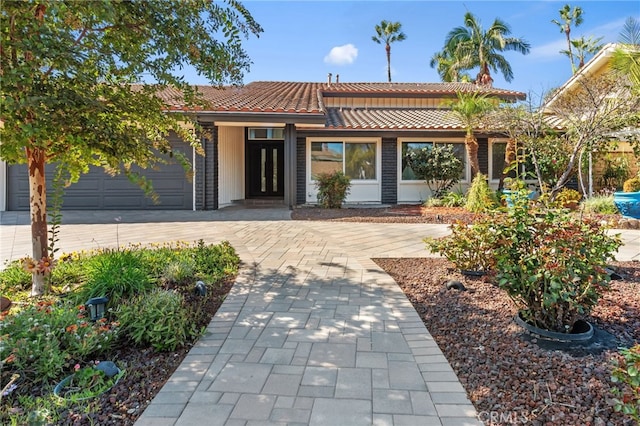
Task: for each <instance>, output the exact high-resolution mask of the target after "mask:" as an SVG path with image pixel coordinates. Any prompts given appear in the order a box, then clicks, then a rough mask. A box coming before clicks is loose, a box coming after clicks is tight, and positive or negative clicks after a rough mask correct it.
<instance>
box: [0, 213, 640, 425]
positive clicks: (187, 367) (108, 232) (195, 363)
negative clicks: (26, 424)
mask: <svg viewBox="0 0 640 426" xmlns="http://www.w3.org/2000/svg"><path fill="white" fill-rule="evenodd" d="M116 218H118V220H117V221H116ZM288 218H289V212H288V211H287V210H283V209H224V210H220V211H215V212H65V219H64V220H65V223H64V224H63V226H62V227H61V233H60V244H59V247H60V248H61V250H62V251H63V252H69V251H73V250H80V249H88V248H94V247H115V246H118V245H119V246H124V245H126V244H128V243H143V244H144V243H152V242H166V241H176V240H182V241H189V242H191V241H195V240H198V239H203V240H204V241H206V242H208V243H217V242H220V241H223V240H227V241H229V242H230V243H231V244H232V245H233V246H234V247H235V248H236V250H237V251H238V254H239V255H240V258H241V259H242V267H241V271H240V273H239V276H238V278H237V281H236V284H235V285H234V287H233V289H232V290H231V292H230V293H229V295H228V297H227V298H226V300H225V301H224V303H223V305H222V306H221V308H220V309H219V311H218V313H217V314H216V316H215V317H214V318H213V320H212V322H211V323H210V325H209V327H208V328H207V331H206V334H205V335H204V336H203V337H202V338H201V339H200V340H199V341H198V342H197V344H196V345H195V346H194V347H193V348H192V349H191V351H190V352H189V354H188V355H187V357H186V358H185V359H184V361H183V362H182V364H181V365H180V367H179V368H178V369H177V371H176V372H175V373H174V374H173V376H172V377H171V379H170V380H169V381H168V382H167V383H166V385H165V386H164V387H163V388H162V390H161V391H160V393H159V394H158V395H157V396H156V398H155V399H154V400H153V401H152V403H151V404H150V405H149V406H148V407H147V409H146V410H145V411H144V413H143V415H142V416H141V417H140V419H139V420H138V422H137V423H136V425H139V426H146V425H154V426H155V425H254V424H255V425H258V424H260V425H266V424H270V425H302V424H311V425H332V426H333V425H349V426H351V425H371V424H375V425H479V424H481V423H480V422H479V421H478V420H477V413H476V411H475V409H474V407H473V405H472V404H471V403H470V402H469V400H468V399H467V396H466V392H465V390H464V389H463V387H462V386H461V384H460V382H459V381H458V379H457V377H456V375H455V373H454V372H453V370H452V368H451V367H450V365H449V363H448V362H447V360H446V358H445V357H444V356H443V355H442V352H441V351H440V349H439V348H438V346H437V344H436V343H435V341H434V340H433V338H432V337H431V335H430V334H429V332H428V330H427V329H426V328H425V327H424V325H423V323H422V321H421V319H420V317H419V316H418V315H417V313H416V312H415V310H414V309H413V307H412V306H411V304H410V303H409V301H408V300H407V298H406V297H405V296H404V294H403V293H402V291H401V290H400V288H399V287H398V286H397V285H396V283H395V282H394V281H393V279H391V278H390V277H389V276H388V275H387V274H386V273H384V271H382V270H381V269H380V268H379V267H378V266H377V265H376V264H375V263H374V262H373V261H371V258H372V257H423V256H427V255H428V252H426V250H425V249H424V244H423V243H422V239H423V238H424V237H426V236H441V235H445V234H447V233H448V229H447V227H446V226H445V225H429V224H370V223H368V224H364V223H336V222H302V221H290V220H288ZM26 220H28V216H27V215H26V214H24V213H21V214H16V213H11V212H3V213H2V226H1V227H0V232H1V238H2V253H1V254H2V258H3V259H8V258H16V257H21V256H23V255H25V254H27V253H28V252H29V250H27V249H28V246H27V247H24V243H23V242H29V241H30V239H29V235H28V233H29V232H30V231H29V226H28V225H26V223H28V222H25V221H26ZM623 235H624V238H625V241H626V245H625V247H624V250H626V252H625V254H624V255H623V258H624V259H625V260H626V259H631V258H634V257H635V258H636V259H638V258H639V257H638V253H637V252H638V251H640V232H627V231H625V233H624V234H623ZM9 246H10V247H9ZM621 254H622V252H621Z"/></svg>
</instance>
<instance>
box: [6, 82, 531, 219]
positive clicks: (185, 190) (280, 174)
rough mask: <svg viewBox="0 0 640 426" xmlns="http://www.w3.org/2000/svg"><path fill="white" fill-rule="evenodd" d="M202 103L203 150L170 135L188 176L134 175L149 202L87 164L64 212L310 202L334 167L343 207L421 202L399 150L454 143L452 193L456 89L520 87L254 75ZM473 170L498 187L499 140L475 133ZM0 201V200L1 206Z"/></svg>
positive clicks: (457, 141) (14, 198) (420, 187)
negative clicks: (346, 180)
mask: <svg viewBox="0 0 640 426" xmlns="http://www.w3.org/2000/svg"><path fill="white" fill-rule="evenodd" d="M198 90H199V91H200V92H201V93H202V95H203V97H204V99H205V100H206V101H207V102H208V104H209V107H208V108H203V109H199V110H198V111H197V112H196V113H197V119H198V121H199V123H200V124H201V126H202V127H203V128H204V129H206V130H207V132H205V133H204V134H203V136H202V144H203V147H204V151H205V156H204V157H202V156H196V155H195V154H193V153H192V152H191V150H192V148H191V147H190V146H188V145H186V144H183V143H181V141H179V140H174V141H173V142H172V143H173V144H174V146H175V147H176V149H186V150H187V152H188V153H189V157H190V158H191V159H192V160H193V165H194V171H195V174H194V178H193V180H189V179H187V177H186V176H185V173H184V171H183V169H182V168H181V167H180V166H179V165H177V164H175V165H167V166H166V167H164V168H162V169H161V170H153V171H145V174H146V175H147V176H149V178H150V179H151V180H152V181H153V185H154V188H155V190H156V192H157V193H158V195H159V200H160V204H157V205H155V204H153V203H152V201H151V200H150V199H148V198H146V197H144V195H143V194H142V191H141V190H140V189H139V188H138V187H137V186H135V185H134V184H132V183H130V182H129V181H128V180H127V178H126V177H124V176H116V177H111V176H109V175H107V174H105V173H103V172H102V170H101V169H92V170H91V172H90V173H89V174H87V175H84V176H82V177H81V178H80V181H79V182H78V183H76V184H73V185H71V186H70V187H69V188H67V189H66V193H65V201H64V205H63V208H64V209H184V210H211V209H218V208H222V207H225V206H229V205H232V204H234V203H239V202H261V201H263V200H268V201H269V202H275V203H283V204H284V205H287V206H289V207H292V208H293V207H295V206H299V205H305V204H313V203H316V201H317V198H316V194H317V190H316V185H315V182H314V176H315V174H316V173H318V172H321V171H330V170H343V171H344V172H345V173H346V174H347V175H348V176H349V177H350V178H351V182H352V185H351V191H350V194H349V196H348V198H347V202H348V203H366V204H402V203H418V202H421V201H423V200H425V199H427V198H429V196H430V193H429V190H428V188H427V186H426V184H425V183H424V182H423V181H421V180H419V179H418V178H416V177H415V175H414V174H413V172H412V170H410V168H409V167H407V165H406V164H405V163H404V162H403V157H404V155H403V154H404V153H406V151H407V150H410V149H414V148H417V147H422V146H424V145H425V144H445V143H446V144H454V146H455V147H456V152H457V155H458V156H459V157H460V158H461V159H462V160H463V161H464V164H465V170H464V172H463V176H462V180H461V184H460V185H461V189H462V190H465V189H466V188H467V187H468V185H469V184H470V168H469V164H468V161H467V160H466V152H465V147H464V135H465V131H464V128H463V127H462V126H461V124H460V122H459V121H458V120H457V119H456V118H455V116H454V115H453V114H452V113H451V111H450V110H449V108H448V106H447V105H448V104H447V103H448V102H450V101H451V100H452V99H455V98H456V93H457V92H480V93H484V94H486V95H487V96H490V97H495V98H499V99H502V100H504V101H517V100H522V99H524V98H525V94H524V93H521V92H517V91H512V90H504V89H499V88H493V87H480V86H476V85H475V84H473V83H346V82H334V81H332V80H331V76H329V78H328V79H327V81H326V82H322V83H320V82H315V83H312V82H253V83H249V84H247V85H245V86H242V87H227V88H222V89H221V88H216V87H213V86H199V87H198ZM161 96H162V97H163V99H164V100H165V102H166V103H167V105H168V109H169V110H174V111H176V110H183V109H184V107H183V105H180V102H179V101H176V100H177V99H180V97H179V94H178V93H176V92H174V91H171V90H168V91H164V92H162V93H161ZM476 136H477V138H478V142H479V146H480V148H479V161H480V167H481V171H482V172H483V173H486V174H488V175H489V177H490V180H491V181H492V182H495V183H497V181H498V179H499V177H500V173H501V171H502V166H503V159H504V146H505V143H506V139H505V138H504V137H502V138H500V137H493V136H492V135H491V134H489V133H486V132H485V133H483V132H477V133H476ZM0 174H1V175H2V176H5V177H6V179H5V180H4V181H5V184H3V185H0V186H1V187H2V188H0V199H1V201H0V209H2V210H28V208H29V197H28V185H27V173H26V169H25V166H24V165H6V164H1V163H0ZM3 204H4V205H3Z"/></svg>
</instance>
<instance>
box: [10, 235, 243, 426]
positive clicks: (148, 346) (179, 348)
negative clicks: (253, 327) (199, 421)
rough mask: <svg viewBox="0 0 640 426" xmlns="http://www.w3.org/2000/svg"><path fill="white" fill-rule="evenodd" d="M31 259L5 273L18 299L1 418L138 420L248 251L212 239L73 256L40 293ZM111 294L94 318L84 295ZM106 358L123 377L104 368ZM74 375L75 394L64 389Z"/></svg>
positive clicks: (35, 421)
mask: <svg viewBox="0 0 640 426" xmlns="http://www.w3.org/2000/svg"><path fill="white" fill-rule="evenodd" d="M23 263H24V262H23V261H16V262H12V263H11V264H9V265H7V267H6V268H5V269H4V270H3V271H1V272H0V286H1V287H0V288H1V290H2V294H3V295H5V296H8V297H9V298H10V299H11V300H13V302H14V303H13V305H12V308H11V309H10V310H9V311H4V312H2V318H1V321H2V324H3V326H2V332H1V334H2V336H1V338H2V340H1V344H0V361H1V362H2V376H1V377H2V386H3V389H2V393H3V396H2V402H1V404H0V423H2V424H15V425H20V424H132V423H133V421H134V420H135V418H137V416H138V415H139V414H140V413H141V412H142V411H143V410H144V407H145V406H146V404H147V403H148V402H149V401H150V400H151V399H152V397H153V395H155V393H157V391H158V390H159V389H160V388H161V387H162V384H163V383H164V381H166V379H167V378H168V377H169V376H170V375H171V373H172V372H173V370H175V368H176V367H177V365H178V364H179V362H180V360H181V359H182V358H183V357H184V355H185V354H186V353H187V352H188V349H189V348H190V347H191V346H192V345H193V343H194V342H195V341H196V340H197V338H198V337H199V336H200V334H201V332H202V330H203V329H204V327H206V325H207V324H208V323H209V322H210V320H211V318H212V316H213V314H214V313H215V312H216V310H217V308H218V307H219V305H220V304H221V303H222V301H223V299H224V296H225V295H226V293H227V292H228V291H229V290H230V288H231V283H232V279H233V277H234V276H235V274H236V272H237V268H238V264H239V258H238V256H237V254H236V253H235V250H234V249H233V248H232V247H231V246H230V245H229V244H228V243H226V242H223V243H221V244H216V245H209V244H205V243H204V242H203V241H199V242H197V243H195V244H187V243H183V242H178V243H172V244H164V245H157V246H152V247H142V246H130V247H127V248H124V249H118V250H94V251H89V252H80V253H72V254H68V255H63V256H61V257H60V260H59V261H58V264H57V266H56V267H54V269H53V270H52V274H51V288H52V292H51V294H49V295H47V296H45V297H41V298H36V299H27V297H26V296H27V295H28V292H29V289H30V286H31V275H30V274H29V273H28V272H26V271H25V270H24V267H23ZM179 270H180V271H182V272H179ZM177 271H178V272H177ZM117 277H120V278H121V279H117ZM199 281H200V282H202V285H204V287H199V288H198V289H196V283H197V282H199ZM105 295H106V296H107V297H109V303H110V304H109V305H107V307H108V311H107V314H106V315H105V317H104V318H102V319H99V320H97V321H92V320H91V319H90V318H89V315H88V312H87V309H86V306H85V305H84V302H86V300H87V299H86V298H90V297H96V296H97V297H100V296H105ZM105 360H109V361H113V362H114V363H115V367H117V368H118V369H119V370H120V371H119V373H118V374H117V375H115V376H113V377H107V376H105V375H103V373H102V372H101V371H99V370H96V369H95V368H94V366H95V365H96V364H98V363H99V361H105ZM176 361H177V362H176ZM103 365H105V363H103ZM74 373H75V374H74ZM70 376H73V378H72V379H70V380H69V382H70V386H69V389H71V391H70V390H69V389H67V390H65V393H66V394H68V395H71V397H69V398H67V399H63V398H59V397H57V396H54V395H53V393H52V392H53V390H54V387H55V385H56V384H57V383H60V382H61V381H62V380H63V379H64V378H66V377H70ZM83 377H84V380H83ZM83 383H84V385H82V384H83ZM114 384H115V386H114ZM83 386H85V387H86V389H83V388H82V387H83ZM101 391H106V392H105V393H103V394H102V395H99V394H100V393H101ZM87 396H90V397H91V398H86V397H87Z"/></svg>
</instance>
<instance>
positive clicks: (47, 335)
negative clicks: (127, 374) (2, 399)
mask: <svg viewBox="0 0 640 426" xmlns="http://www.w3.org/2000/svg"><path fill="white" fill-rule="evenodd" d="M0 321H2V322H3V328H2V332H3V335H2V337H1V339H2V340H1V345H0V359H2V364H3V368H6V369H9V370H11V371H18V372H20V373H21V374H24V375H25V376H27V377H28V378H30V379H32V380H34V381H46V380H47V379H55V378H58V377H59V376H60V375H61V373H62V372H63V371H64V369H65V367H67V366H69V365H71V364H72V363H73V361H74V360H81V359H84V358H86V357H89V356H93V355H97V354H99V353H101V352H103V351H106V350H108V349H110V348H111V346H112V344H113V342H114V341H115V338H116V337H117V332H118V326H119V324H118V323H115V322H112V323H109V322H107V321H106V320H105V319H103V320H100V321H97V322H95V323H94V322H91V321H90V320H89V319H88V318H87V315H86V313H85V309H84V306H78V307H73V306H71V305H69V304H64V303H61V304H54V303H53V302H51V301H45V302H38V303H37V304H35V305H33V306H30V307H27V308H25V309H23V310H21V311H19V312H17V313H15V314H6V313H5V314H3V315H2V317H1V318H0Z"/></svg>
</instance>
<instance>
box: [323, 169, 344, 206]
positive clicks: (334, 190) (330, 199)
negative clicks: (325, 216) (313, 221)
mask: <svg viewBox="0 0 640 426" xmlns="http://www.w3.org/2000/svg"><path fill="white" fill-rule="evenodd" d="M315 181H316V185H317V187H318V203H319V204H320V206H321V207H324V208H329V209H339V208H340V207H342V203H343V202H344V200H346V199H347V195H348V194H349V190H350V187H351V180H350V179H349V178H348V177H347V176H346V175H345V174H344V173H343V172H340V171H337V172H332V173H318V174H317V175H316V176H315Z"/></svg>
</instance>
